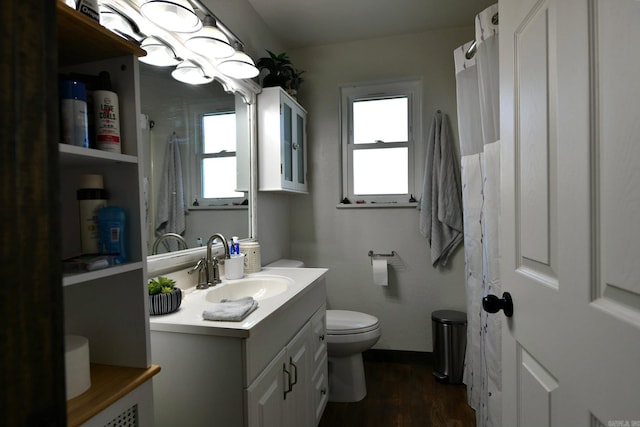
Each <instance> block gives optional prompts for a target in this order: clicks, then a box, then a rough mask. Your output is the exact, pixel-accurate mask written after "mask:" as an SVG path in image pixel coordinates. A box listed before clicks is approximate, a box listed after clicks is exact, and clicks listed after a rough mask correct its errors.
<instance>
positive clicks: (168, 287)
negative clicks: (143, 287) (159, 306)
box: [148, 276, 176, 295]
mask: <svg viewBox="0 0 640 427" xmlns="http://www.w3.org/2000/svg"><path fill="white" fill-rule="evenodd" d="M148 287H149V295H156V294H168V293H170V292H172V291H173V290H174V289H175V287H176V281H175V280H172V279H169V278H168V277H164V276H159V277H157V278H155V279H151V280H150V281H149V285H148Z"/></svg>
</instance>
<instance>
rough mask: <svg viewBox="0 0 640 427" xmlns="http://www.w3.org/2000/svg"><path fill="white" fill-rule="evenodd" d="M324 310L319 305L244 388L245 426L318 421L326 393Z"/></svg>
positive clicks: (287, 426) (288, 426)
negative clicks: (311, 315)
mask: <svg viewBox="0 0 640 427" xmlns="http://www.w3.org/2000/svg"><path fill="white" fill-rule="evenodd" d="M325 313H326V309H325V307H324V306H323V307H322V308H320V309H319V310H318V311H317V312H316V313H315V314H314V315H313V317H312V318H311V320H309V321H308V322H307V323H306V324H305V326H304V327H303V328H302V329H301V330H300V331H299V332H298V333H297V334H296V336H295V337H294V338H293V339H292V340H291V341H290V342H289V343H288V344H287V346H286V347H285V348H284V349H282V351H280V353H278V355H277V356H276V357H275V358H274V359H273V360H272V361H271V363H270V364H269V366H267V368H265V370H264V371H263V372H262V374H260V376H259V377H258V378H257V379H256V380H255V381H254V382H253V384H251V385H250V386H249V388H247V392H246V393H247V404H248V409H249V411H248V425H247V427H315V426H317V425H318V423H319V421H320V417H321V416H322V412H323V411H324V407H325V406H326V402H327V396H328V394H327V391H328V390H327V388H326V387H327V382H326V373H327V357H326V351H327V348H326V345H325V344H324V334H325V324H324V320H325V318H326V314H325ZM319 384H320V386H318V385H319Z"/></svg>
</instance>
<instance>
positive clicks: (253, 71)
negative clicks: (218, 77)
mask: <svg viewBox="0 0 640 427" xmlns="http://www.w3.org/2000/svg"><path fill="white" fill-rule="evenodd" d="M235 49H236V51H235V53H234V54H233V55H231V56H230V57H229V58H224V59H223V60H222V61H220V62H219V63H218V66H217V68H218V71H220V72H221V73H222V74H224V75H225V76H228V77H232V78H236V79H252V78H254V77H256V76H257V75H258V74H260V70H258V68H257V67H256V64H255V63H254V62H253V59H251V57H250V56H249V55H247V54H246V53H244V52H243V51H242V46H241V45H240V44H239V43H238V44H236V47H235Z"/></svg>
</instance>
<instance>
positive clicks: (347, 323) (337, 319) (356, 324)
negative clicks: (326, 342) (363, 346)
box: [327, 310, 378, 335]
mask: <svg viewBox="0 0 640 427" xmlns="http://www.w3.org/2000/svg"><path fill="white" fill-rule="evenodd" d="M376 328H378V318H377V317H375V316H371V315H370V314H366V313H360V312H357V311H349V310H327V333H328V334H333V335H347V334H360V333H363V332H369V331H372V330H374V329H376Z"/></svg>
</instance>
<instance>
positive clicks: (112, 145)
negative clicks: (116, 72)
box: [93, 71, 122, 153]
mask: <svg viewBox="0 0 640 427" xmlns="http://www.w3.org/2000/svg"><path fill="white" fill-rule="evenodd" d="M93 105H94V118H95V123H96V146H97V147H98V149H99V150H104V151H110V152H112V153H121V152H122V150H121V147H120V110H119V108H118V95H117V94H116V93H115V92H113V91H112V90H111V79H110V77H109V73H108V72H106V71H102V72H101V73H100V89H98V90H94V91H93Z"/></svg>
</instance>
